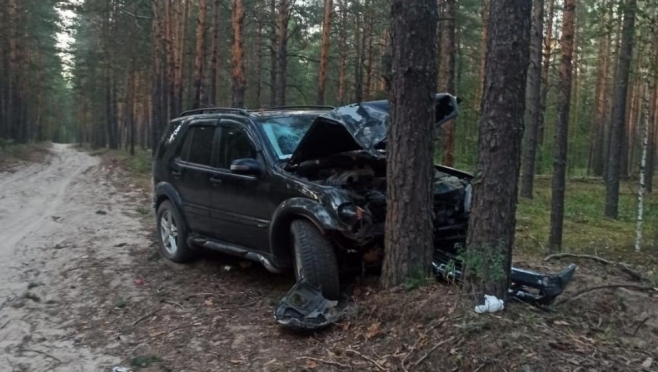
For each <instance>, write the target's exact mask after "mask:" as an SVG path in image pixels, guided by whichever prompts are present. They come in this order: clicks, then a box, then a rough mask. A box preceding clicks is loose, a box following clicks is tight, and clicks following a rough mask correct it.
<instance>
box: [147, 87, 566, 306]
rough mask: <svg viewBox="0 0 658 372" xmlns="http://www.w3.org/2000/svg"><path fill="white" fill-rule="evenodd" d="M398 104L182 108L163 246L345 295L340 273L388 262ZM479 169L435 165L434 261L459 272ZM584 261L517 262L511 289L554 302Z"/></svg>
mask: <svg viewBox="0 0 658 372" xmlns="http://www.w3.org/2000/svg"><path fill="white" fill-rule="evenodd" d="M388 106H389V105H388V102H387V101H375V102H365V103H358V104H352V105H348V106H344V107H339V108H327V107H287V108H275V109H265V110H257V111H246V110H242V109H229V108H208V109H201V110H193V111H188V112H185V113H183V114H181V116H180V117H178V118H176V119H174V120H172V121H171V123H170V124H169V126H168V128H167V130H166V132H165V134H164V135H163V137H162V139H161V141H160V143H159V146H158V149H157V152H156V156H155V161H154V167H153V182H154V187H155V195H154V207H155V210H156V215H157V229H158V237H159V245H160V250H161V252H162V254H163V255H164V256H165V257H166V258H168V259H169V260H171V261H174V262H185V261H188V260H189V259H191V258H192V257H193V256H194V251H195V250H196V249H199V248H208V249H212V250H216V251H220V252H224V253H228V254H232V255H237V256H240V257H243V258H245V259H249V260H253V261H257V262H260V263H261V264H263V266H265V267H266V268H267V269H268V270H269V271H271V272H275V273H278V272H282V271H286V270H291V269H294V272H295V275H296V277H297V278H298V279H300V278H302V277H304V278H305V279H306V280H307V281H308V282H310V283H311V284H313V285H315V286H317V287H318V288H320V289H321V291H322V293H323V295H324V296H325V297H327V298H329V299H336V298H338V297H339V295H340V287H339V273H341V272H346V271H349V270H354V269H356V270H364V269H366V268H368V267H373V268H377V267H379V266H380V265H381V262H382V259H383V254H384V250H383V237H384V219H385V216H386V194H385V192H386V156H385V155H386V151H385V150H386V125H387V121H388ZM457 112H458V110H457V99H456V98H455V97H454V96H452V95H448V94H438V95H437V96H436V125H437V126H438V125H441V124H442V123H444V122H446V121H448V120H450V119H452V118H454V117H455V116H456V115H457ZM471 178H472V176H471V175H470V174H468V173H465V172H462V171H458V170H455V169H452V168H448V167H444V166H439V165H437V166H436V168H435V181H434V195H435V198H434V203H433V211H434V230H435V239H434V243H435V247H436V251H435V255H434V258H435V260H434V263H433V268H434V271H435V272H436V273H437V274H441V275H443V276H447V277H453V278H457V279H459V278H460V277H461V265H460V262H459V260H458V249H459V247H460V246H463V244H464V242H465V237H466V229H467V222H468V215H469V210H470V202H471V194H472V191H471V190H472V189H471ZM573 269H574V268H573V267H570V268H569V269H567V270H565V271H564V272H562V273H560V274H558V275H543V274H537V273H532V272H528V271H523V270H517V269H513V270H512V280H513V283H512V287H511V288H510V291H513V292H511V293H513V294H514V295H516V296H517V297H523V298H525V299H534V300H537V301H544V302H546V301H548V302H550V301H551V300H552V298H554V297H555V296H557V294H559V293H560V292H562V290H563V288H564V286H566V284H567V282H568V281H569V280H570V279H571V275H573ZM530 288H534V290H530Z"/></svg>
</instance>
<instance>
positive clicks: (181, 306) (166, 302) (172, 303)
mask: <svg viewBox="0 0 658 372" xmlns="http://www.w3.org/2000/svg"><path fill="white" fill-rule="evenodd" d="M162 302H164V303H165V304H169V305H173V306H178V307H180V308H181V310H185V307H184V306H183V305H181V304H179V303H178V302H173V301H162Z"/></svg>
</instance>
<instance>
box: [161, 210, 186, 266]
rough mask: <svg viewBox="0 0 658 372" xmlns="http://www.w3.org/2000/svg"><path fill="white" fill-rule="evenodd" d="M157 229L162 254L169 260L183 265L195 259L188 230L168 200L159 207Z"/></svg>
mask: <svg viewBox="0 0 658 372" xmlns="http://www.w3.org/2000/svg"><path fill="white" fill-rule="evenodd" d="M157 229H158V243H159V244H158V247H159V248H160V253H161V254H162V255H163V256H165V257H166V258H167V259H168V260H170V261H173V262H178V263H183V262H188V261H190V260H191V259H192V258H194V252H193V251H192V250H190V248H189V247H188V246H187V229H186V228H185V224H184V223H183V219H182V218H181V215H180V213H178V210H177V209H176V207H174V206H173V205H172V204H171V202H169V201H168V200H165V201H163V202H162V204H160V206H159V207H158V217H157Z"/></svg>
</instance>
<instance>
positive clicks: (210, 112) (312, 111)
mask: <svg viewBox="0 0 658 372" xmlns="http://www.w3.org/2000/svg"><path fill="white" fill-rule="evenodd" d="M333 109H334V107H332V106H287V107H273V108H263V109H258V110H245V109H239V108H228V107H208V108H200V109H196V110H189V111H185V112H183V113H181V114H180V115H179V116H178V117H177V118H175V119H174V120H177V119H183V118H185V119H189V118H195V117H199V116H204V117H205V116H210V117H212V116H216V115H221V114H229V115H241V116H245V117H249V118H252V119H258V118H267V117H280V116H301V115H309V116H320V115H322V114H323V113H325V112H327V111H330V110H333Z"/></svg>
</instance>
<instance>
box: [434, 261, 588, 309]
mask: <svg viewBox="0 0 658 372" xmlns="http://www.w3.org/2000/svg"><path fill="white" fill-rule="evenodd" d="M576 267H577V266H576V265H575V264H571V265H569V266H568V267H567V268H565V269H564V270H562V271H560V272H559V273H557V274H544V273H538V272H534V271H530V270H524V269H517V268H515V267H513V268H512V271H511V272H510V281H511V285H510V288H509V294H510V296H511V297H514V298H517V299H519V300H521V301H523V302H526V303H530V304H533V305H541V306H547V305H550V304H551V303H553V301H554V300H555V299H556V298H557V296H559V295H560V294H562V292H564V290H565V289H566V288H567V286H568V285H569V283H570V282H571V279H573V275H574V273H575V272H576ZM432 269H433V271H434V274H435V275H436V276H438V277H441V278H446V279H448V280H455V281H461V280H462V276H463V272H462V265H461V262H459V261H458V260H457V259H456V257H452V255H449V254H447V253H445V254H442V253H439V252H437V253H436V254H435V255H434V262H432Z"/></svg>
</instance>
